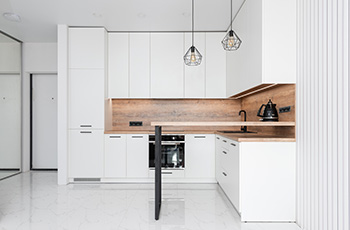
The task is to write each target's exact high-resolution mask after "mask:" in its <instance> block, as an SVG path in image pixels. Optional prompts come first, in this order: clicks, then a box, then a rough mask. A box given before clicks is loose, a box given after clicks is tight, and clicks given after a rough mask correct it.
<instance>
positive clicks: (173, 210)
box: [0, 172, 300, 230]
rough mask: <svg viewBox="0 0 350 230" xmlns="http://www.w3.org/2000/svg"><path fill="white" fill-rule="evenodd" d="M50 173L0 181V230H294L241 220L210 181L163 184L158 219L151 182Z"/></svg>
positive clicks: (286, 225) (26, 175)
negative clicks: (73, 180)
mask: <svg viewBox="0 0 350 230" xmlns="http://www.w3.org/2000/svg"><path fill="white" fill-rule="evenodd" d="M56 177H57V174H56V173H55V172H28V173H22V174H19V175H17V176H14V177H11V178H8V179H6V180H3V181H0V230H12V229H19V230H22V229H32V230H41V229H45V230H48V229H72V230H77V229H84V230H90V229H94V230H104V229H120V230H124V229H131V230H138V229H145V230H149V229H152V230H153V229H154V230H167V229H169V230H177V229H188V230H197V229H198V230H199V229H208V230H221V229H230V230H300V229H299V228H298V227H297V225H295V224H262V223H248V224H245V223H241V222H240V220H239V216H238V214H237V213H236V211H235V210H234V209H233V207H232V206H231V204H230V203H229V202H228V200H227V198H226V197H225V195H224V194H223V192H222V191H221V189H220V188H219V187H218V185H214V184H166V185H164V187H163V188H164V191H163V198H164V201H163V204H162V210H161V216H160V220H159V221H155V220H154V185H152V184H103V185H99V184H90V185H86V184H78V185H77V184H75V185H68V186H58V185H57V182H56V181H57V180H56Z"/></svg>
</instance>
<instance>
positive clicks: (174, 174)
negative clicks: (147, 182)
mask: <svg viewBox="0 0 350 230" xmlns="http://www.w3.org/2000/svg"><path fill="white" fill-rule="evenodd" d="M154 175H155V170H149V173H148V177H149V178H154ZM184 177H185V170H166V169H162V178H184Z"/></svg>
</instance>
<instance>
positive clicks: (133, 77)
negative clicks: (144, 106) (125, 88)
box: [129, 33, 151, 98]
mask: <svg viewBox="0 0 350 230" xmlns="http://www.w3.org/2000/svg"><path fill="white" fill-rule="evenodd" d="M129 36H130V54H129V55H130V63H129V66H130V71H129V73H130V80H129V83H130V88H129V97H130V98H149V97H150V96H151V92H150V65H151V63H150V36H151V35H150V34H149V33H130V35H129Z"/></svg>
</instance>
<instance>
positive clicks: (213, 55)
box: [205, 33, 226, 98]
mask: <svg viewBox="0 0 350 230" xmlns="http://www.w3.org/2000/svg"><path fill="white" fill-rule="evenodd" d="M224 37H225V33H207V34H206V53H205V56H206V85H205V91H206V98H226V51H225V50H224V49H223V47H222V45H221V40H222V39H223V38H224Z"/></svg>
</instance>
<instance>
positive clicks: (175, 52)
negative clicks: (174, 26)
mask: <svg viewBox="0 0 350 230" xmlns="http://www.w3.org/2000/svg"><path fill="white" fill-rule="evenodd" d="M183 55H184V34H183V33H152V34H151V97H152V98H183V97H184V87H183V84H184V77H183V71H184V62H183V59H182V57H183Z"/></svg>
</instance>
